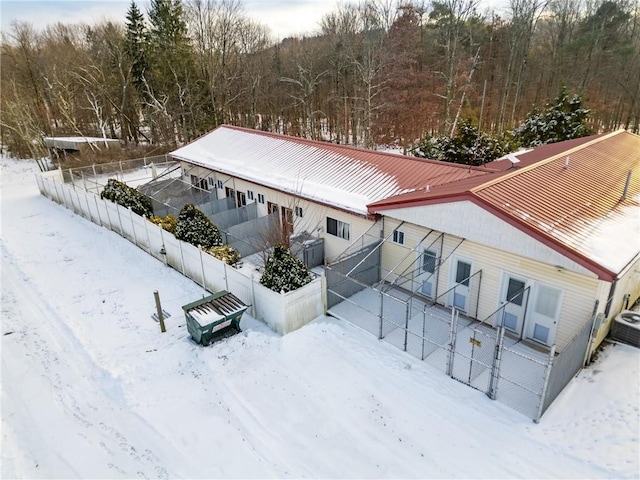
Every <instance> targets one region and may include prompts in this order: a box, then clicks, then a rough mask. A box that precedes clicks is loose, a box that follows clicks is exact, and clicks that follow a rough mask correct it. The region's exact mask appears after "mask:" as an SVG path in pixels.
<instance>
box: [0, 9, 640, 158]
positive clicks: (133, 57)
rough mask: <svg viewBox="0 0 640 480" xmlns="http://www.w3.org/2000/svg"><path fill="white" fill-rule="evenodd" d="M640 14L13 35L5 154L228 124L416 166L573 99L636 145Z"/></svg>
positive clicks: (156, 20)
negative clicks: (290, 29)
mask: <svg viewBox="0 0 640 480" xmlns="http://www.w3.org/2000/svg"><path fill="white" fill-rule="evenodd" d="M639 13H640V12H639V4H638V2H637V1H635V2H634V0H509V8H508V14H506V15H504V16H500V15H497V14H496V13H492V12H483V11H481V9H480V4H479V2H478V0H430V1H428V2H427V3H416V2H411V1H408V2H404V1H398V2H393V1H392V0H367V1H363V2H360V3H358V4H343V5H340V6H338V7H337V8H336V9H335V10H334V11H332V12H330V13H329V14H327V15H325V16H324V17H323V18H321V19H318V20H319V30H318V32H315V33H314V34H313V35H311V34H309V35H307V36H302V37H293V38H285V39H284V40H282V41H275V40H273V38H272V36H271V34H270V32H269V29H268V27H266V26H265V25H262V24H260V23H258V22H256V21H254V20H251V19H250V18H249V17H248V16H247V14H246V13H245V12H244V10H243V5H242V3H241V1H240V0H152V1H151V3H150V7H149V9H148V11H147V12H143V11H141V10H140V8H139V7H138V6H137V5H136V3H135V1H132V2H131V5H130V7H129V10H128V12H127V15H126V18H124V19H123V21H122V23H114V22H109V21H102V22H98V23H96V24H93V25H72V24H61V23H57V24H55V25H50V26H48V27H46V28H44V29H43V30H41V31H39V30H36V29H35V28H33V26H31V25H30V24H28V23H14V24H13V25H12V28H11V29H10V30H9V31H8V32H3V35H2V45H1V48H2V69H1V72H0V81H1V91H0V102H1V103H0V107H1V111H2V113H1V127H2V143H3V145H5V146H6V147H7V148H8V149H9V151H11V152H12V153H13V154H14V155H17V156H29V157H37V156H41V155H43V153H44V150H43V148H44V147H43V143H42V141H41V138H42V136H51V135H74V136H75V135H85V136H98V137H110V138H119V139H121V140H122V141H123V142H125V143H127V144H129V145H139V144H144V145H158V146H175V145H180V144H183V143H185V142H188V141H190V140H192V139H194V138H196V137H197V136H199V135H201V134H203V133H205V132H207V131H209V130H211V129H213V128H215V127H216V126H218V125H220V124H223V123H226V124H232V125H238V126H244V127H249V128H256V129H261V130H265V131H275V132H280V133H285V134H290V135H296V136H303V137H306V138H311V139H320V140H328V141H332V142H336V143H343V144H350V145H357V146H364V147H368V148H372V147H375V146H377V145H393V146H396V147H401V148H403V149H405V150H406V151H409V150H411V149H414V148H416V147H417V146H419V145H423V146H424V145H425V139H429V138H435V137H438V136H440V137H443V136H448V137H450V138H453V137H454V136H455V135H456V134H458V135H466V134H468V133H469V131H470V130H469V128H472V130H471V131H472V132H475V133H474V134H477V135H478V137H480V135H481V134H482V135H488V136H500V135H503V134H505V133H506V132H508V131H512V130H513V129H514V128H517V127H518V126H519V125H521V124H522V123H523V121H524V119H525V118H527V119H528V120H529V121H531V118H532V117H531V115H529V117H527V114H529V113H531V112H534V111H536V110H535V109H536V108H537V107H541V106H542V105H545V104H547V103H548V102H550V101H551V100H552V99H554V98H556V97H558V96H559V95H565V97H566V95H567V92H569V93H570V94H571V95H577V96H578V97H579V98H580V99H582V100H583V101H584V104H585V105H586V106H588V108H589V109H590V115H589V117H588V125H587V126H588V129H589V130H590V131H594V132H595V131H608V130H613V129H616V128H627V129H630V130H632V131H635V132H638V130H639V129H640V14H639ZM561 92H563V93H561ZM558 98H559V97H558ZM457 132H458V133H457ZM465 132H466V133H465Z"/></svg>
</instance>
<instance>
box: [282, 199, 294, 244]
mask: <svg viewBox="0 0 640 480" xmlns="http://www.w3.org/2000/svg"><path fill="white" fill-rule="evenodd" d="M282 231H283V234H284V238H289V235H291V233H292V232H293V210H291V209H290V208H287V207H282Z"/></svg>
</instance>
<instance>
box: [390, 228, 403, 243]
mask: <svg viewBox="0 0 640 480" xmlns="http://www.w3.org/2000/svg"><path fill="white" fill-rule="evenodd" d="M392 241H393V243H397V244H398V245H404V232H403V231H402V230H398V229H397V228H396V229H394V230H393V240H392Z"/></svg>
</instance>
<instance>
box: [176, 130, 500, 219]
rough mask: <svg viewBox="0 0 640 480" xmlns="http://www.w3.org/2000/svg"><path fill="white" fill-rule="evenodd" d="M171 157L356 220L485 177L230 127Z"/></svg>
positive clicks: (477, 171)
mask: <svg viewBox="0 0 640 480" xmlns="http://www.w3.org/2000/svg"><path fill="white" fill-rule="evenodd" d="M171 156H172V157H174V158H176V159H178V160H183V161H186V162H189V163H191V164H194V165H199V166H201V167H204V168H208V169H212V170H215V171H219V172H222V173H225V174H228V175H231V176H234V177H236V178H242V179H245V180H248V181H251V182H255V183H258V184H261V185H265V186H267V187H270V188H273V189H276V190H281V191H284V192H287V193H290V194H294V195H297V196H300V197H302V198H306V199H309V200H312V201H315V202H318V203H322V204H325V205H330V206H332V207H335V208H339V209H343V210H347V211H349V212H353V213H357V214H360V215H368V210H367V205H368V204H370V203H373V202H376V201H378V200H382V199H385V198H388V197H393V196H396V195H399V194H402V193H407V192H413V191H416V190H424V189H426V188H427V187H429V188H431V187H433V186H436V185H444V184H447V183H450V182H454V181H456V180H461V179H467V178H474V177H479V176H484V175H486V174H488V173H489V169H487V168H482V167H468V166H464V165H458V164H452V163H446V162H440V161H435V160H423V159H418V158H415V157H408V156H404V155H397V154H392V153H385V152H379V151H373V150H365V149H361V148H354V147H350V146H345V145H336V144H332V143H326V142H319V141H313V140H306V139H302V138H296V137H289V136H285V135H279V134H275V133H268V132H262V131H259V130H250V129H246V128H240V127H232V126H228V125H223V126H221V127H218V128H216V129H215V130H213V131H212V132H210V133H208V134H206V135H204V136H202V137H200V138H198V139H197V140H195V141H193V142H192V143H190V144H188V145H185V146H184V147H181V148H179V149H177V150H175V151H174V152H172V153H171Z"/></svg>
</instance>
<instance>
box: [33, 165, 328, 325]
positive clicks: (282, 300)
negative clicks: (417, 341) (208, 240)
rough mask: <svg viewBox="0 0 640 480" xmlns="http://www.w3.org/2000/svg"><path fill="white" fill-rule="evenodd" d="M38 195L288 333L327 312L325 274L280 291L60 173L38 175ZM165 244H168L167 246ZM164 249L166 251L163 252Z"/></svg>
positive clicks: (248, 271) (248, 270)
mask: <svg viewBox="0 0 640 480" xmlns="http://www.w3.org/2000/svg"><path fill="white" fill-rule="evenodd" d="M36 180H37V182H38V188H39V189H40V193H41V194H42V195H44V196H45V197H47V198H49V199H50V200H53V201H55V202H57V203H59V204H61V205H64V206H65V207H66V208H68V209H70V210H73V211H74V212H75V213H76V214H78V215H81V216H83V217H85V218H87V219H88V220H91V221H92V222H94V223H96V224H98V225H101V226H103V227H105V228H108V229H110V230H112V231H114V232H116V233H118V234H119V235H121V236H122V237H124V238H126V239H127V240H129V241H130V242H132V243H134V244H135V245H137V246H138V247H140V248H141V249H143V250H144V251H146V252H147V253H149V254H150V255H152V256H154V257H155V258H157V259H158V260H160V261H162V262H164V263H165V265H168V266H171V267H173V268H175V269H176V270H178V271H180V272H182V274H184V275H185V276H187V277H189V278H190V279H192V280H193V281H195V282H196V283H198V284H199V285H201V286H202V287H203V288H204V289H205V290H208V291H209V292H217V291H220V290H227V291H229V292H231V293H233V294H234V295H235V296H236V297H238V298H239V299H240V300H242V301H243V302H244V303H245V304H247V305H249V306H250V308H249V314H250V315H251V316H253V317H254V318H257V319H259V320H262V321H263V322H265V323H266V324H267V325H269V326H270V327H271V328H272V329H273V330H274V331H276V332H278V333H280V334H282V335H285V334H287V333H289V332H292V331H294V330H296V329H298V328H300V327H302V326H303V325H306V324H307V323H309V322H310V321H311V320H313V319H314V318H316V317H318V316H320V315H322V314H323V313H324V303H325V301H324V295H325V288H324V277H319V278H316V279H314V280H313V281H312V282H311V283H309V284H308V285H305V286H304V287H302V288H299V289H298V290H294V291H292V292H288V293H284V294H280V293H276V292H274V291H272V290H270V289H268V288H266V287H264V286H263V285H262V284H260V283H259V282H258V280H257V279H256V278H254V271H253V269H250V268H241V269H236V268H234V267H230V266H229V265H227V264H226V263H225V262H223V261H221V260H218V259H217V258H215V257H213V256H211V255H209V254H207V253H204V252H203V251H202V250H200V249H199V248H197V247H195V246H193V245H191V244H189V243H186V242H183V241H180V240H178V239H176V238H175V237H174V236H173V235H172V234H171V233H169V232H167V231H164V230H163V229H162V228H161V227H159V226H158V225H156V224H154V223H151V222H150V221H149V220H147V219H146V218H144V217H141V216H139V215H137V214H135V213H133V212H132V211H131V210H130V209H128V208H124V207H122V206H121V205H118V204H116V203H113V202H110V201H107V200H102V199H101V198H100V196H99V195H96V194H94V193H91V192H86V191H84V190H82V189H80V188H76V187H75V186H74V185H73V184H66V183H63V182H62V174H61V172H60V171H59V170H58V171H51V172H45V173H41V174H37V175H36ZM163 247H164V248H163ZM162 252H164V253H162Z"/></svg>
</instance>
